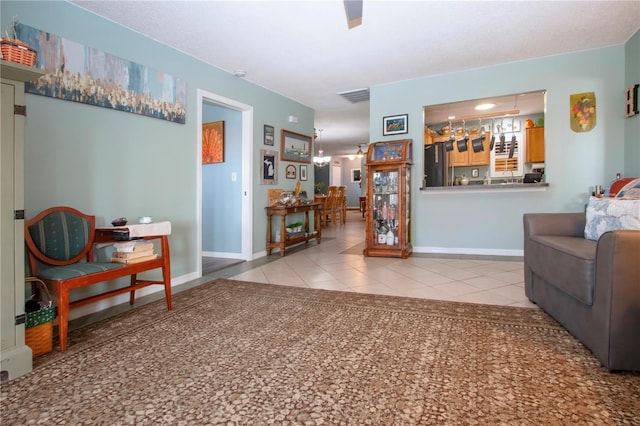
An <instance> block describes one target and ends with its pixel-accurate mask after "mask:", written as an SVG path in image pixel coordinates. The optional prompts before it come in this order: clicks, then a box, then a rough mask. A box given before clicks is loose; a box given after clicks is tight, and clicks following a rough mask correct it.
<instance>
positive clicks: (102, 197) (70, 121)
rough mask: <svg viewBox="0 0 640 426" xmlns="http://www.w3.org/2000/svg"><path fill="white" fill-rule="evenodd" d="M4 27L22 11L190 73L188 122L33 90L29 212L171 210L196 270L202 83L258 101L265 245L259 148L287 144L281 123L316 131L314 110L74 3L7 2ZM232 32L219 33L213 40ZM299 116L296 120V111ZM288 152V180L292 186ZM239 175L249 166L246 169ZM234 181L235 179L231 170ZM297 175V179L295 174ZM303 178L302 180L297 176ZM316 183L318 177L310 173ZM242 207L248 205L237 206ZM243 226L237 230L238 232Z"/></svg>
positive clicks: (175, 236)
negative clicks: (267, 128)
mask: <svg viewBox="0 0 640 426" xmlns="http://www.w3.org/2000/svg"><path fill="white" fill-rule="evenodd" d="M0 7H1V9H0V17H1V25H2V28H6V27H7V26H8V25H9V24H10V22H11V18H12V17H13V16H16V17H18V20H19V21H20V22H21V23H23V24H25V25H29V26H31V27H34V28H37V29H40V30H43V31H47V32H51V33H53V34H57V35H59V36H61V37H64V38H67V39H69V40H72V41H76V42H78V43H81V44H84V45H86V46H91V47H93V48H96V49H99V50H102V51H105V52H109V53H112V54H114V55H117V56H120V57H122V58H125V59H128V60H131V61H135V62H137V63H140V64H144V65H147V66H149V67H152V68H155V69H158V70H161V71H163V72H166V73H168V74H171V75H173V76H176V77H179V78H182V79H184V80H186V82H187V118H186V124H184V125H181V124H175V123H170V122H167V121H163V120H158V119H153V118H149V117H143V116H139V115H135V114H129V113H124V112H120V111H114V110H109V109H105V108H99V107H95V106H88V105H84V104H78V103H73V102H66V101H60V100H56V99H52V98H48V97H42V96H36V95H27V99H26V104H27V110H28V116H27V119H26V123H27V124H26V129H25V134H26V143H25V145H26V146H25V167H26V173H25V207H26V215H27V217H32V216H34V215H35V214H36V213H38V212H39V211H41V210H43V209H45V208H47V207H50V206H53V205H71V206H74V207H76V208H78V209H80V210H82V211H85V212H89V213H93V214H95V215H96V216H97V222H98V225H99V226H100V225H102V226H104V225H108V224H109V222H110V220H111V219H112V218H114V217H116V216H121V215H123V216H127V217H129V218H133V219H135V218H137V217H138V216H140V215H150V216H153V217H154V219H155V220H170V221H171V222H172V226H173V232H172V235H171V239H170V243H171V254H172V255H171V259H172V265H171V266H172V271H171V272H172V276H173V277H174V278H175V277H182V276H185V275H188V274H193V273H194V272H195V271H196V270H197V264H198V263H199V262H200V258H199V257H198V253H197V244H196V242H197V234H196V233H197V223H196V221H197V197H198V194H197V184H198V183H197V170H198V167H201V159H200V158H199V154H200V153H199V152H197V151H198V150H197V126H198V119H197V107H198V106H197V101H198V99H197V90H198V89H202V90H204V91H207V92H210V93H215V94H217V95H220V96H223V97H225V98H228V99H232V100H235V101H237V102H240V103H243V104H246V105H250V106H252V107H253V119H254V122H253V128H252V137H253V153H252V157H253V158H252V171H253V182H252V185H251V192H250V193H249V194H247V196H249V197H252V203H253V212H252V213H253V223H251V224H243V226H252V228H253V252H254V253H256V254H257V255H259V254H260V253H263V252H264V250H265V233H266V217H265V212H264V207H265V205H266V203H267V189H268V188H270V187H269V186H263V185H260V183H259V182H260V173H259V170H260V169H259V164H260V161H259V156H260V149H263V148H269V149H275V150H277V151H279V141H280V131H281V129H283V128H285V129H288V130H291V131H293V132H296V133H301V134H306V135H312V134H313V110H312V109H310V108H308V107H306V106H304V105H301V104H299V103H297V102H294V101H292V100H290V99H287V98H285V97H283V96H280V95H278V94H275V93H273V92H270V91H268V90H266V89H264V88H262V87H259V86H257V85H254V84H252V83H250V82H248V81H246V80H244V79H240V78H237V77H234V76H233V75H231V74H230V73H228V72H224V71H222V70H220V69H218V68H215V67H212V66H209V65H206V64H204V63H202V62H200V61H198V60H196V59H194V58H192V57H190V56H187V55H185V54H183V53H181V52H178V51H176V50H173V49H170V48H168V47H166V46H165V45H162V44H160V43H158V42H155V41H152V40H150V39H148V38H145V37H143V36H141V35H140V34H137V33H135V32H132V31H129V30H127V29H125V28H123V27H121V26H118V25H115V24H114V23H112V22H110V21H107V20H104V19H101V18H99V17H96V16H95V15H93V14H91V13H88V12H86V11H84V10H83V9H80V8H78V7H76V6H74V5H72V4H70V3H67V2H61V1H55V2H49V1H41V2H14V1H2V2H1V5H0ZM215 42H223V41H222V40H212V43H215ZM290 115H295V116H297V117H298V123H297V124H291V123H289V122H288V117H289V116H290ZM264 124H269V125H272V126H274V127H275V130H276V146H275V147H270V146H266V145H264V144H263V125H264ZM286 165H287V163H285V162H282V161H281V162H279V171H278V174H279V176H280V179H281V180H280V184H281V185H278V187H286V185H283V183H285V182H284V181H285V179H284V169H285V167H286ZM239 178H240V176H239ZM226 180H227V181H230V180H229V179H228V177H227V179H226ZM287 183H288V182H287ZM293 184H295V182H294V183H293ZM303 189H304V190H307V191H308V193H313V178H312V177H310V179H309V180H308V181H306V182H304V183H303ZM238 216H239V212H238ZM239 238H240V236H239V235H238V237H237V239H239Z"/></svg>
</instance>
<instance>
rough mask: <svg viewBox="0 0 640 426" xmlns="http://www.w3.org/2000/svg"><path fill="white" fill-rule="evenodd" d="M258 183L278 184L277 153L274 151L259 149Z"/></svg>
mask: <svg viewBox="0 0 640 426" xmlns="http://www.w3.org/2000/svg"><path fill="white" fill-rule="evenodd" d="M260 160H261V161H260V184H261V185H277V184H278V153H277V152H276V151H267V150H266V149H261V150H260Z"/></svg>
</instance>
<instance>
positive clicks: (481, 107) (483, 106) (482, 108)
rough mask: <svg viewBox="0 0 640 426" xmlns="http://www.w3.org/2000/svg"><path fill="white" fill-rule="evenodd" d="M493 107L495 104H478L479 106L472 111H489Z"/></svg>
mask: <svg viewBox="0 0 640 426" xmlns="http://www.w3.org/2000/svg"><path fill="white" fill-rule="evenodd" d="M495 106H496V104H480V105H477V106H476V107H475V108H474V109H475V110H476V111H486V110H488V109H491V108H493V107H495Z"/></svg>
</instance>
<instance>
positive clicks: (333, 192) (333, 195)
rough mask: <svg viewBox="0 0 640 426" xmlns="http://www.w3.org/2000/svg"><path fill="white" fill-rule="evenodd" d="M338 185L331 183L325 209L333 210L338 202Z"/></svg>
mask: <svg viewBox="0 0 640 426" xmlns="http://www.w3.org/2000/svg"><path fill="white" fill-rule="evenodd" d="M337 190H338V187H337V186H335V185H331V186H329V187H328V188H327V198H325V200H324V209H325V210H331V209H332V208H333V206H334V205H335V202H336V193H337Z"/></svg>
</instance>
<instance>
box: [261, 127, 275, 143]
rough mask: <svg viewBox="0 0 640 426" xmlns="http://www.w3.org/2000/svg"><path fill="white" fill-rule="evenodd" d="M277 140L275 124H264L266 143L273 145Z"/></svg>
mask: <svg viewBox="0 0 640 426" xmlns="http://www.w3.org/2000/svg"><path fill="white" fill-rule="evenodd" d="M274 141H275V130H274V129H273V126H269V125H268V124H265V125H264V144H265V145H271V146H273V144H274Z"/></svg>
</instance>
